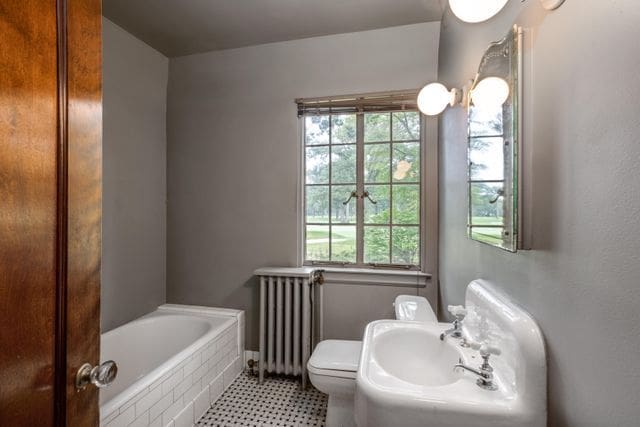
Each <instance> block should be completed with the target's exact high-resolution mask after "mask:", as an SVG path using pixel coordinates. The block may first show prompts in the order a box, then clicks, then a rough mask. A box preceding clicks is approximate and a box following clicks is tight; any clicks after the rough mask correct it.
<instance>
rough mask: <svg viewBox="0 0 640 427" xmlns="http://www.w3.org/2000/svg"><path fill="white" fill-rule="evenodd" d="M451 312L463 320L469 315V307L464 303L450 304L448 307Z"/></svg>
mask: <svg viewBox="0 0 640 427" xmlns="http://www.w3.org/2000/svg"><path fill="white" fill-rule="evenodd" d="M447 310H449V313H451V314H453V315H454V316H455V317H456V318H457V319H458V320H462V319H463V318H464V316H466V315H467V309H466V308H464V306H462V305H450V306H448V307H447Z"/></svg>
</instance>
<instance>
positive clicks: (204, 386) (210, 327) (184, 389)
mask: <svg viewBox="0 0 640 427" xmlns="http://www.w3.org/2000/svg"><path fill="white" fill-rule="evenodd" d="M203 320H204V322H203ZM194 321H195V323H194ZM179 322H191V323H186V327H185V328H182V329H181V328H179V327H177V328H176V327H175V325H176V324H177V323H179ZM154 324H157V325H158V326H156V327H155V329H154V328H150V326H153V325H154ZM244 324H245V321H244V312H243V311H239V310H230V309H218V308H208V307H197V306H186V305H173V304H165V305H162V306H160V307H158V310H157V311H155V312H153V313H150V314H148V315H146V316H143V317H142V318H140V319H137V320H135V321H133V322H130V323H129V324H126V325H124V326H122V327H120V328H117V329H114V330H113V331H110V332H108V333H107V334H104V336H103V343H104V344H103V347H104V348H103V350H102V351H103V358H105V357H106V358H112V359H113V360H116V362H118V364H119V367H120V369H121V374H122V375H119V376H118V379H119V380H120V381H123V382H122V383H120V384H117V383H114V384H113V386H114V388H113V389H111V390H110V389H103V390H104V392H101V393H104V394H101V402H100V412H101V414H100V415H101V420H100V425H101V426H103V427H119V426H130V425H133V426H172V427H179V426H191V425H193V424H194V423H195V422H196V421H197V420H198V419H199V418H200V416H201V415H202V414H204V413H205V412H206V411H207V409H209V407H210V406H211V405H212V404H213V403H215V402H216V401H217V400H218V398H220V396H221V395H222V394H223V392H224V390H225V389H226V388H227V387H229V386H230V385H231V384H232V383H233V381H234V379H235V378H237V377H238V375H239V374H240V373H241V371H242V367H243V358H244V357H243V356H244V333H243V331H244ZM131 331H133V332H131ZM194 331H197V334H196V335H193V334H194V333H195V332H194ZM135 332H137V334H136V333H135ZM128 335H131V336H128ZM192 335H193V336H192ZM171 341H175V342H178V343H180V344H181V346H180V347H179V348H171V347H170V346H169V347H167V342H171ZM113 343H115V345H114V344H113ZM136 345H138V346H146V347H149V348H150V351H151V353H149V355H153V356H152V357H146V359H147V360H148V364H149V365H153V366H136V361H135V360H127V359H126V355H127V354H129V355H130V354H135V353H136V351H135V350H136V349H135V348H134V346H136ZM113 347H117V348H113ZM162 350H165V351H167V352H168V354H164V355H163V354H162ZM105 360H106V359H105ZM154 363H155V365H154ZM134 368H137V370H136V369H134ZM128 377H129V378H131V380H132V381H134V382H133V384H128V383H127V382H126V380H127V379H128ZM140 377H142V378H140ZM138 378H139V379H138ZM136 379H137V381H136Z"/></svg>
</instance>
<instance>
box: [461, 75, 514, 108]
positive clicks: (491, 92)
mask: <svg viewBox="0 0 640 427" xmlns="http://www.w3.org/2000/svg"><path fill="white" fill-rule="evenodd" d="M470 98H471V102H472V103H473V105H475V106H476V107H479V108H486V109H494V108H498V107H500V106H501V105H502V104H504V103H505V101H506V100H507V99H508V98H509V84H508V83H507V82H506V81H505V80H504V79H501V78H500V77H486V78H484V79H482V80H480V81H479V82H478V83H477V84H476V85H475V87H474V88H473V89H472V90H471V93H470Z"/></svg>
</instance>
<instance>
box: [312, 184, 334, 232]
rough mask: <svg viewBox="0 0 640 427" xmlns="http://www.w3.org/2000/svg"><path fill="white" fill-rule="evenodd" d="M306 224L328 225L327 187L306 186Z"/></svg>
mask: <svg viewBox="0 0 640 427" xmlns="http://www.w3.org/2000/svg"><path fill="white" fill-rule="evenodd" d="M306 196H307V200H306V202H307V204H306V206H307V222H320V223H329V186H328V185H322V186H318V187H316V186H307V188H306Z"/></svg>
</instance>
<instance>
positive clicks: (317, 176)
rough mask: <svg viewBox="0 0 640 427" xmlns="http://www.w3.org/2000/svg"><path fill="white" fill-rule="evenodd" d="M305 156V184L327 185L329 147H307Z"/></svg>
mask: <svg viewBox="0 0 640 427" xmlns="http://www.w3.org/2000/svg"><path fill="white" fill-rule="evenodd" d="M306 154H307V158H306V162H305V163H306V166H307V184H328V183H329V147H308V148H307V150H306Z"/></svg>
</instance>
